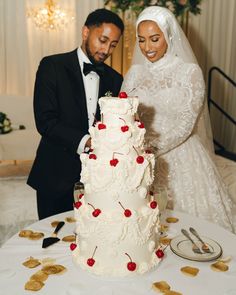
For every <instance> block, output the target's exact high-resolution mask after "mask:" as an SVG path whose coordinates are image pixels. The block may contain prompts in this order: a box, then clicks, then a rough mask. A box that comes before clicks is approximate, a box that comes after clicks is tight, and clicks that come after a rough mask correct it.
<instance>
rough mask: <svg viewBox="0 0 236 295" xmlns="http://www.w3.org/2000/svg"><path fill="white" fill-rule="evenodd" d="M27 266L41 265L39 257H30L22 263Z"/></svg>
mask: <svg viewBox="0 0 236 295" xmlns="http://www.w3.org/2000/svg"><path fill="white" fill-rule="evenodd" d="M22 264H23V265H24V266H25V267H28V268H34V267H36V266H38V265H40V261H39V260H38V259H34V258H33V257H30V258H29V259H28V260H26V261H25V262H23V263H22Z"/></svg>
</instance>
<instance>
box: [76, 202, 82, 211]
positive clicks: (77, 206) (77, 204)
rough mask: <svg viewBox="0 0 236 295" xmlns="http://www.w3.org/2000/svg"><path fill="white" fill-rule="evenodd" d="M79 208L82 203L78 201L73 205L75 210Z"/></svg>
mask: <svg viewBox="0 0 236 295" xmlns="http://www.w3.org/2000/svg"><path fill="white" fill-rule="evenodd" d="M80 206H82V203H81V202H80V201H78V202H75V203H74V207H75V208H76V209H79V207H80Z"/></svg>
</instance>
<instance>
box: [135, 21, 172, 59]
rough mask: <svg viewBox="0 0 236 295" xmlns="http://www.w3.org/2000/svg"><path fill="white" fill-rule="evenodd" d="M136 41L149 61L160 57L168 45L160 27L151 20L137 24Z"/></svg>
mask: <svg viewBox="0 0 236 295" xmlns="http://www.w3.org/2000/svg"><path fill="white" fill-rule="evenodd" d="M138 42H139V47H140V49H141V51H142V54H143V55H144V56H145V57H146V58H147V59H148V60H149V61H151V62H155V61H157V60H159V59H160V58H162V57H163V55H164V54H165V53H166V50H167V46H168V45H167V43H166V40H165V37H164V34H163V33H162V31H161V29H160V28H159V27H158V25H157V24H156V23H155V22H154V21H151V20H146V21H142V22H141V23H140V24H139V25H138Z"/></svg>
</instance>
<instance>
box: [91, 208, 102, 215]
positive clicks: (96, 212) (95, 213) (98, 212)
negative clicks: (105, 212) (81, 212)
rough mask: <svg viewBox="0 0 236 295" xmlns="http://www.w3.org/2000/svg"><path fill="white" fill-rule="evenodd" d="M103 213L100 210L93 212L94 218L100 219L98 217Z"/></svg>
mask: <svg viewBox="0 0 236 295" xmlns="http://www.w3.org/2000/svg"><path fill="white" fill-rule="evenodd" d="M101 212H102V211H101V210H100V209H95V210H94V211H93V213H92V214H93V216H94V217H98V215H99V214H100V213H101Z"/></svg>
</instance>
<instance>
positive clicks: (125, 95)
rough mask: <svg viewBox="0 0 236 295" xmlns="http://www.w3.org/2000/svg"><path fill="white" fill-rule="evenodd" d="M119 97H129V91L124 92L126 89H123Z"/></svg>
mask: <svg viewBox="0 0 236 295" xmlns="http://www.w3.org/2000/svg"><path fill="white" fill-rule="evenodd" d="M118 97H119V98H127V97H128V95H127V93H126V92H124V91H121V92H120V93H119V95H118Z"/></svg>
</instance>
